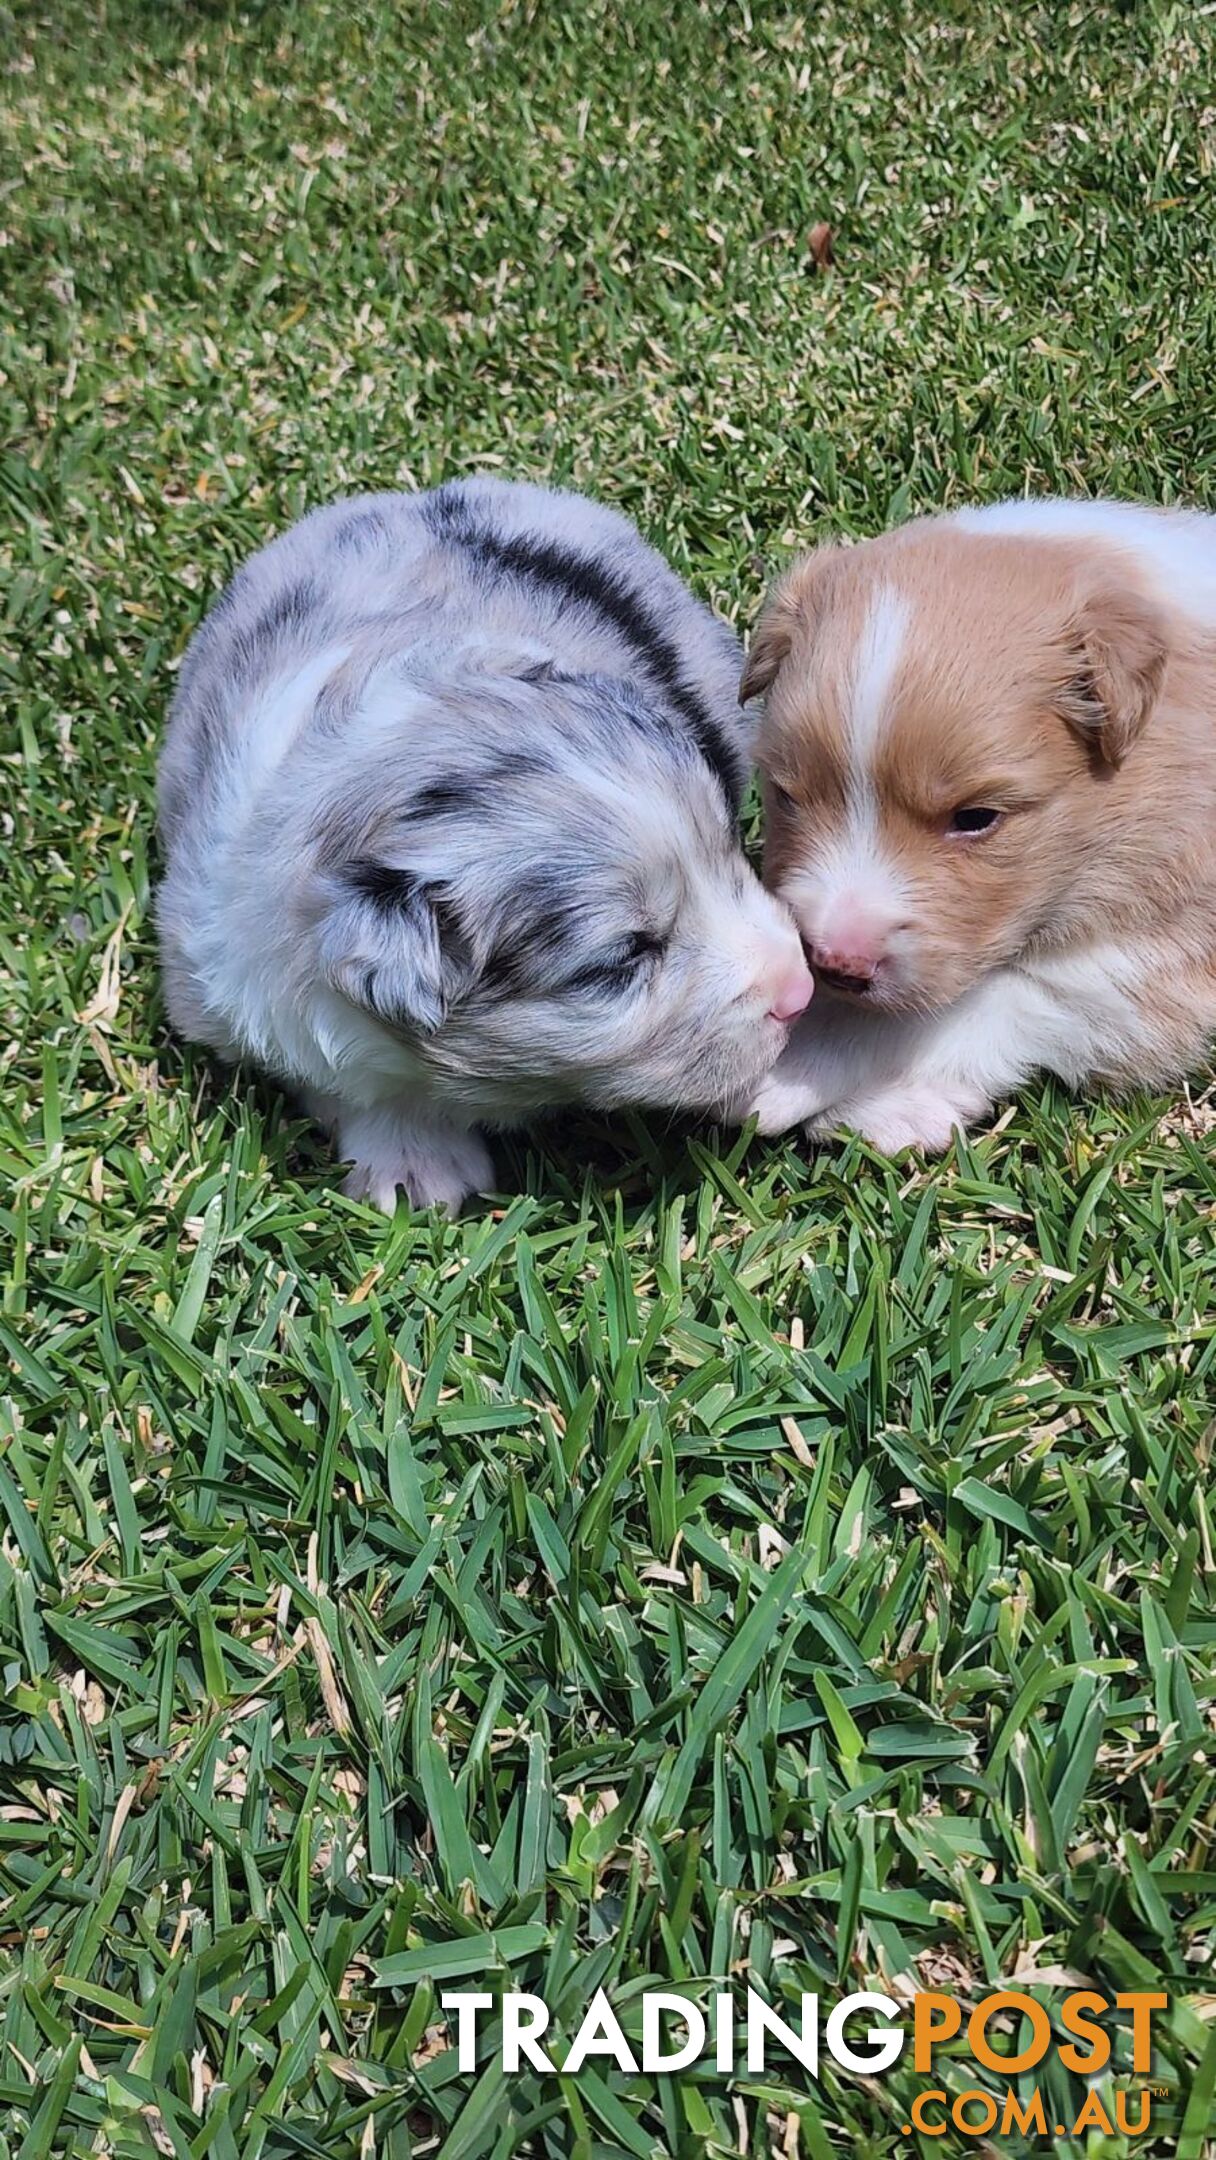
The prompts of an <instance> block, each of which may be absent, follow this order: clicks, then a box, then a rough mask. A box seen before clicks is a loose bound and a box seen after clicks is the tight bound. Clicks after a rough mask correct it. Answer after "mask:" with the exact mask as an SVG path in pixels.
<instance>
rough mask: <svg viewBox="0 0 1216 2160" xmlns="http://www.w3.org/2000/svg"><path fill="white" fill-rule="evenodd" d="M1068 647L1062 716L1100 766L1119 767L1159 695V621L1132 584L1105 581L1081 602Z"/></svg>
mask: <svg viewBox="0 0 1216 2160" xmlns="http://www.w3.org/2000/svg"><path fill="white" fill-rule="evenodd" d="M1071 647H1072V651H1071V663H1072V672H1071V674H1070V675H1069V677H1068V680H1067V681H1066V682H1065V683H1064V684H1063V685H1062V687H1061V690H1060V693H1059V699H1058V704H1059V711H1060V714H1061V717H1062V718H1063V719H1064V720H1066V721H1067V723H1068V725H1069V727H1070V728H1071V729H1072V730H1073V733H1074V734H1075V735H1078V736H1079V737H1080V739H1081V741H1082V742H1083V743H1086V744H1087V745H1088V746H1089V747H1090V748H1092V749H1093V750H1095V751H1096V752H1097V754H1098V756H1099V757H1100V758H1102V759H1103V761H1104V762H1105V763H1106V764H1107V765H1121V764H1122V763H1123V760H1124V758H1125V757H1126V756H1127V753H1128V751H1129V750H1130V749H1131V747H1132V744H1133V743H1134V742H1135V741H1136V738H1137V736H1138V735H1139V734H1140V732H1141V730H1142V729H1143V727H1144V724H1145V722H1146V721H1147V719H1148V717H1149V714H1150V713H1151V712H1152V709H1153V707H1154V705H1155V704H1156V702H1157V699H1158V696H1159V695H1160V691H1161V684H1162V680H1163V678H1164V675H1165V665H1166V661H1167V659H1168V657H1169V631H1168V626H1167V623H1166V619H1165V616H1164V615H1163V613H1162V611H1161V610H1160V608H1159V607H1158V606H1157V605H1156V603H1155V602H1154V601H1153V600H1152V599H1150V598H1149V597H1148V596H1147V595H1146V594H1144V593H1142V592H1139V591H1137V589H1136V587H1135V586H1134V585H1132V584H1128V583H1124V582H1123V580H1121V579H1117V578H1111V579H1104V580H1103V581H1102V582H1101V583H1100V584H1096V585H1095V586H1094V587H1093V588H1092V590H1091V591H1089V592H1088V593H1086V594H1084V595H1083V597H1082V599H1081V601H1080V604H1079V607H1078V610H1077V614H1076V616H1075V618H1074V621H1073V623H1072V625H1071Z"/></svg>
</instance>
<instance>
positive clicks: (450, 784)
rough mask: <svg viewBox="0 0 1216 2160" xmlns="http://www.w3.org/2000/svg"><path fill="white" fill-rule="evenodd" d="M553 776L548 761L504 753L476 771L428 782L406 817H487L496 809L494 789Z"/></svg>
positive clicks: (518, 752)
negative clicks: (521, 781) (512, 782)
mask: <svg viewBox="0 0 1216 2160" xmlns="http://www.w3.org/2000/svg"><path fill="white" fill-rule="evenodd" d="M551 777H554V769H553V766H552V765H551V764H550V762H549V760H548V759H547V758H543V757H535V756H533V755H532V753H531V752H530V751H527V750H504V751H503V752H501V754H500V755H499V756H498V757H496V758H493V759H490V760H487V762H486V763H485V764H484V765H482V766H481V767H480V768H479V769H478V770H477V771H476V772H470V773H450V774H448V775H447V777H446V778H444V779H441V780H428V781H427V782H426V783H425V784H424V785H423V786H422V787H420V788H419V790H418V792H417V794H416V795H415V796H414V798H413V800H412V802H411V803H410V805H409V808H408V810H407V812H406V816H407V817H408V818H409V819H411V820H413V821H422V820H425V819H426V818H432V817H460V816H462V815H466V816H475V815H480V816H484V815H485V814H486V813H487V812H488V811H489V810H490V809H492V807H493V802H494V794H495V790H496V789H498V788H501V787H503V786H505V785H506V783H507V782H508V781H510V780H525V781H532V780H544V779H547V778H551Z"/></svg>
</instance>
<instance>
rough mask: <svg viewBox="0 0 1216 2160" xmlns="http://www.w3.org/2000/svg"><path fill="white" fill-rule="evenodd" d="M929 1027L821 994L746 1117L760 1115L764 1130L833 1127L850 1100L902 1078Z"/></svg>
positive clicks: (842, 1118)
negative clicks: (924, 1031) (795, 1127)
mask: <svg viewBox="0 0 1216 2160" xmlns="http://www.w3.org/2000/svg"><path fill="white" fill-rule="evenodd" d="M923 1030H924V1023H923V1022H922V1021H918V1020H909V1019H904V1018H902V1017H899V1016H897V1015H894V1014H889V1013H868V1012H862V1011H858V1010H857V1008H856V1007H854V1006H850V1005H845V1004H842V1003H841V1002H840V1001H839V999H836V998H833V997H825V996H822V995H820V996H818V997H816V998H815V999H814V1000H813V1002H812V1004H811V1005H810V1007H809V1008H808V1010H807V1011H806V1012H805V1013H804V1014H803V1016H802V1018H801V1020H799V1022H798V1024H797V1026H796V1027H795V1028H794V1031H793V1033H792V1035H791V1036H790V1039H789V1042H788V1043H787V1045H786V1047H785V1050H784V1051H783V1052H782V1054H781V1056H780V1057H779V1058H778V1060H777V1063H776V1064H775V1065H774V1067H773V1069H772V1071H771V1072H770V1073H769V1074H768V1075H767V1076H766V1078H765V1079H764V1080H762V1081H761V1083H760V1086H759V1088H758V1089H757V1091H756V1093H755V1095H754V1096H753V1097H752V1099H751V1101H750V1103H748V1104H747V1105H746V1107H745V1108H744V1109H743V1110H742V1112H741V1115H742V1116H744V1117H754V1118H755V1120H756V1124H757V1128H758V1130H759V1131H760V1132H762V1133H782V1132H788V1131H789V1129H790V1127H791V1126H793V1125H806V1126H808V1127H810V1128H811V1129H813V1130H814V1131H817V1132H824V1131H830V1130H831V1129H832V1127H833V1126H836V1125H840V1124H842V1123H845V1122H846V1112H845V1108H844V1106H845V1104H846V1103H848V1102H850V1101H852V1100H853V1098H854V1097H856V1096H859V1095H863V1094H869V1093H874V1092H876V1091H878V1090H879V1089H881V1088H882V1087H883V1086H884V1085H885V1084H886V1083H887V1082H888V1081H893V1080H894V1079H895V1078H896V1076H897V1075H898V1073H899V1072H900V1070H901V1069H902V1067H903V1066H905V1065H906V1064H907V1062H908V1060H909V1059H910V1058H911V1056H912V1055H913V1052H914V1048H915V1045H916V1043H917V1042H918V1040H919V1039H920V1036H921V1034H922V1033H923Z"/></svg>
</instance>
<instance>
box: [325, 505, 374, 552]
mask: <svg viewBox="0 0 1216 2160" xmlns="http://www.w3.org/2000/svg"><path fill="white" fill-rule="evenodd" d="M384 535H385V524H384V517H383V515H382V513H381V512H380V511H379V510H352V512H351V514H350V516H349V517H348V518H344V519H343V521H342V523H341V524H340V525H339V527H338V529H337V531H336V532H335V534H334V545H335V546H336V547H339V548H341V550H342V553H343V554H344V555H351V554H362V552H363V550H364V548H368V547H375V546H376V545H377V544H378V543H379V542H380V541H381V540H383V538H384Z"/></svg>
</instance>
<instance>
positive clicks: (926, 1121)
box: [843, 1081, 987, 1155]
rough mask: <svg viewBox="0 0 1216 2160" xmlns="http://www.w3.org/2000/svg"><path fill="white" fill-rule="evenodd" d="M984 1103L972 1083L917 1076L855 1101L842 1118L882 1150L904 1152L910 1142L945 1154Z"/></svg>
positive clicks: (917, 1146) (976, 1115) (925, 1149)
mask: <svg viewBox="0 0 1216 2160" xmlns="http://www.w3.org/2000/svg"><path fill="white" fill-rule="evenodd" d="M986 1108H987V1104H986V1101H985V1098H984V1096H983V1095H981V1094H980V1093H979V1092H978V1091H977V1090H976V1089H974V1088H964V1087H961V1086H960V1085H959V1084H958V1083H957V1082H951V1084H950V1085H949V1086H948V1087H935V1086H934V1085H933V1083H932V1082H931V1081H915V1082H908V1083H906V1084H905V1085H903V1086H900V1087H889V1088H883V1089H882V1090H881V1091H880V1092H879V1093H877V1094H874V1095H869V1096H866V1097H865V1098H864V1099H862V1100H861V1101H858V1102H854V1103H853V1104H852V1105H851V1106H850V1108H849V1110H848V1111H847V1112H846V1113H845V1117H844V1120H843V1122H844V1123H845V1124H847V1125H849V1126H851V1127H852V1128H853V1130H854V1131H855V1132H859V1133H860V1134H861V1136H862V1138H863V1140H868V1141H869V1142H870V1144H871V1146H872V1147H876V1148H877V1149H878V1151H879V1153H880V1154H882V1155H902V1154H904V1153H905V1152H906V1151H907V1149H909V1148H921V1149H923V1150H924V1152H925V1154H926V1155H941V1154H943V1153H944V1152H945V1150H946V1149H947V1148H948V1147H949V1145H950V1142H951V1141H952V1140H953V1138H954V1135H955V1132H956V1131H958V1130H960V1129H961V1130H963V1131H965V1130H966V1128H967V1126H968V1125H969V1124H971V1123H972V1122H973V1120H974V1119H976V1118H977V1117H979V1116H980V1115H981V1114H982V1112H983V1111H984V1110H985V1109H986Z"/></svg>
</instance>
